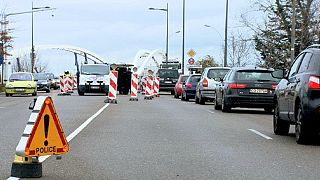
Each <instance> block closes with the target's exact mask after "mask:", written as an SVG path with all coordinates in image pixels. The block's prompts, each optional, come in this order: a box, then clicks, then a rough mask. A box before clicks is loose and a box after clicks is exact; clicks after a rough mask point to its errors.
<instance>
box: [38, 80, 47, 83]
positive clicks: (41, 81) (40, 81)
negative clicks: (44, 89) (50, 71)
mask: <svg viewBox="0 0 320 180" xmlns="http://www.w3.org/2000/svg"><path fill="white" fill-rule="evenodd" d="M43 83H48V81H47V80H38V82H37V84H43Z"/></svg>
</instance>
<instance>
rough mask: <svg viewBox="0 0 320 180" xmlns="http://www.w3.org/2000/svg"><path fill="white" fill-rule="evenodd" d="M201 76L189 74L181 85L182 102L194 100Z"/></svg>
mask: <svg viewBox="0 0 320 180" xmlns="http://www.w3.org/2000/svg"><path fill="white" fill-rule="evenodd" d="M200 78H201V74H191V75H189V77H188V79H187V80H186V81H185V82H184V83H183V85H182V94H181V100H182V101H189V99H195V97H196V87H197V84H198V82H199V81H200Z"/></svg>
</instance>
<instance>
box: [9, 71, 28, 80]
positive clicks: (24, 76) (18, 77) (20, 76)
mask: <svg viewBox="0 0 320 180" xmlns="http://www.w3.org/2000/svg"><path fill="white" fill-rule="evenodd" d="M9 80H10V81H32V75H31V74H29V73H17V74H11V76H10V78H9Z"/></svg>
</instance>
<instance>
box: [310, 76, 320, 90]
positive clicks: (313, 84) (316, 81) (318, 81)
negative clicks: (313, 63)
mask: <svg viewBox="0 0 320 180" xmlns="http://www.w3.org/2000/svg"><path fill="white" fill-rule="evenodd" d="M309 88H310V89H320V77H316V76H310V78H309Z"/></svg>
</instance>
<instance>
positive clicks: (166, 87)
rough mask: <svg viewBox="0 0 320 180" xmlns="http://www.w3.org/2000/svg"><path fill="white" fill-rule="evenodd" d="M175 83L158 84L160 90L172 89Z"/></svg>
mask: <svg viewBox="0 0 320 180" xmlns="http://www.w3.org/2000/svg"><path fill="white" fill-rule="evenodd" d="M175 85H176V84H160V87H159V90H160V91H173V90H174V87H175Z"/></svg>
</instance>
